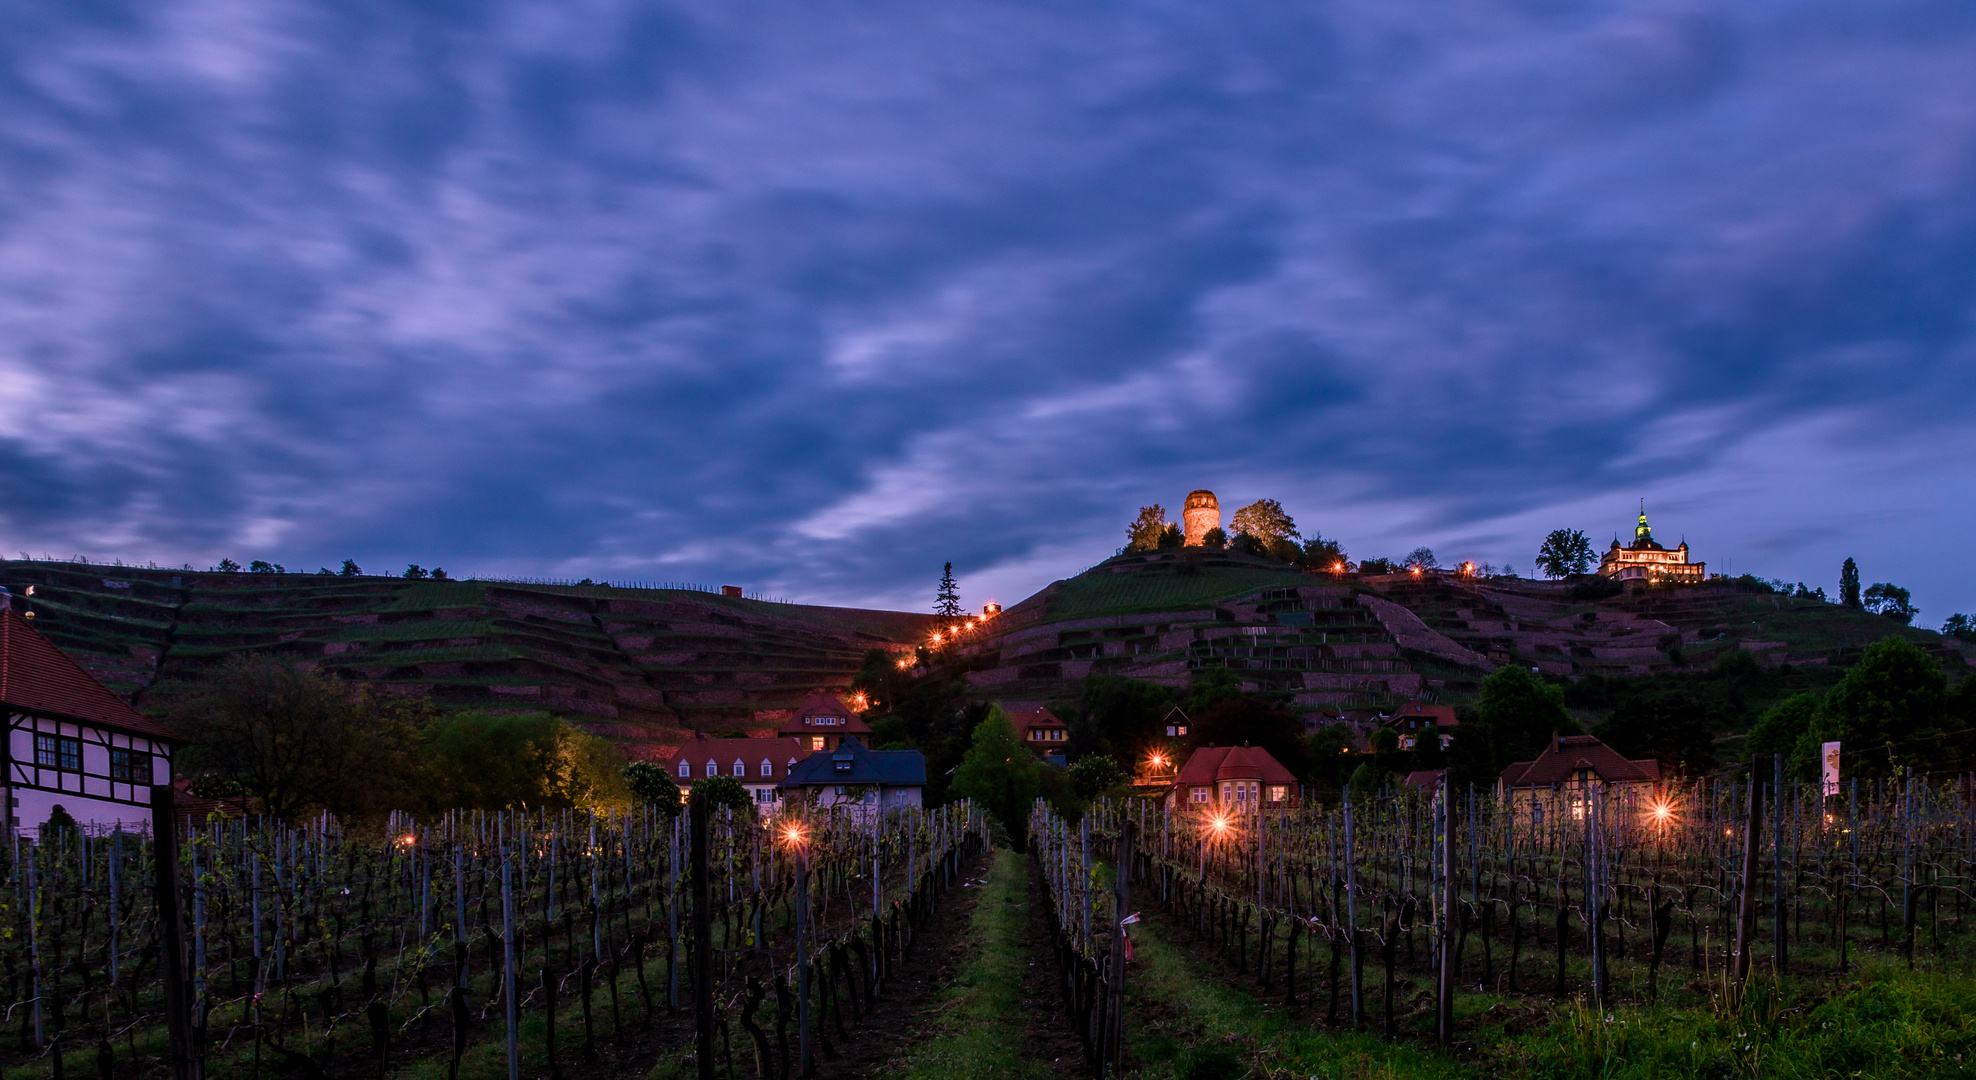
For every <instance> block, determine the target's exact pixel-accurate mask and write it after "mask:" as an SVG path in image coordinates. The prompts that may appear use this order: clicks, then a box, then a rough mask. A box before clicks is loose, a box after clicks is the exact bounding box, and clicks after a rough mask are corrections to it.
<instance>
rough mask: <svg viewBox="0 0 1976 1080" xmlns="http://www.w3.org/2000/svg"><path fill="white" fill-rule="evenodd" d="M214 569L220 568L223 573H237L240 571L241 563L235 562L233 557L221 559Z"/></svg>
mask: <svg viewBox="0 0 1976 1080" xmlns="http://www.w3.org/2000/svg"><path fill="white" fill-rule="evenodd" d="M213 569H215V570H218V571H219V572H220V573H222V574H237V573H239V572H240V564H239V563H237V562H234V561H233V560H232V559H221V560H220V564H219V565H218V566H215V567H213Z"/></svg>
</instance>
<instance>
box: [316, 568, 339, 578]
mask: <svg viewBox="0 0 1976 1080" xmlns="http://www.w3.org/2000/svg"><path fill="white" fill-rule="evenodd" d="M316 576H317V577H335V576H336V571H334V570H331V569H330V568H329V567H327V566H319V567H317V568H316Z"/></svg>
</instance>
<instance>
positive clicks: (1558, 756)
mask: <svg viewBox="0 0 1976 1080" xmlns="http://www.w3.org/2000/svg"><path fill="white" fill-rule="evenodd" d="M1579 769H1591V770H1592V775H1594V776H1596V777H1598V778H1599V779H1601V780H1604V781H1605V782H1607V783H1609V784H1640V783H1659V782H1660V762H1658V761H1656V760H1654V759H1652V758H1646V759H1644V760H1640V761H1629V760H1627V759H1626V758H1624V757H1621V756H1620V754H1619V751H1617V750H1614V749H1613V748H1612V747H1610V746H1607V745H1606V744H1604V743H1602V742H1600V741H1599V740H1598V739H1596V738H1594V737H1593V736H1590V735H1553V736H1551V741H1550V743H1549V744H1548V745H1546V746H1545V747H1544V752H1543V753H1541V754H1538V755H1537V760H1535V761H1518V762H1515V763H1513V764H1511V765H1510V766H1509V768H1506V769H1504V770H1503V774H1502V776H1501V778H1500V780H1501V783H1502V785H1503V786H1504V787H1549V786H1551V785H1552V784H1561V783H1564V782H1565V781H1567V780H1570V779H1572V778H1573V777H1574V776H1575V775H1576V773H1577V770H1579Z"/></svg>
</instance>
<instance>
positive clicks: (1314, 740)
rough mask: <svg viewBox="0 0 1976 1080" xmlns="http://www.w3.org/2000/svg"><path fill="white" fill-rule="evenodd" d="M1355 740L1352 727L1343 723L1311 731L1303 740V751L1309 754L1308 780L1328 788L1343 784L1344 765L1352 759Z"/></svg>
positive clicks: (1344, 777) (1344, 776) (1338, 786)
mask: <svg viewBox="0 0 1976 1080" xmlns="http://www.w3.org/2000/svg"><path fill="white" fill-rule="evenodd" d="M1356 745H1357V740H1356V739H1354V738H1353V736H1352V729H1351V728H1348V727H1346V726H1345V725H1343V724H1330V725H1327V726H1325V727H1321V728H1319V729H1317V730H1316V731H1314V732H1312V733H1311V735H1310V737H1309V738H1307V739H1305V740H1304V752H1305V753H1306V754H1307V755H1308V756H1309V758H1310V763H1311V769H1310V782H1311V783H1313V784H1319V785H1322V786H1324V787H1329V788H1340V787H1343V786H1344V783H1345V779H1346V773H1345V771H1344V767H1345V766H1346V765H1348V764H1350V763H1351V761H1352V757H1353V755H1352V751H1353V749H1354V748H1355V747H1356Z"/></svg>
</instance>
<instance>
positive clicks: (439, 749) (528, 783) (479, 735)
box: [421, 712, 563, 810]
mask: <svg viewBox="0 0 1976 1080" xmlns="http://www.w3.org/2000/svg"><path fill="white" fill-rule="evenodd" d="M562 726H563V725H562V721H560V720H558V719H557V718H556V717H554V716H550V715H549V714H547V713H521V714H514V715H506V716H489V715H486V714H484V713H473V712H467V713H459V714H456V715H454V716H452V717H449V718H447V719H446V720H443V721H441V722H439V723H437V724H434V725H432V726H431V727H428V728H427V729H426V731H425V740H424V741H425V747H424V751H423V753H422V755H421V758H422V766H423V767H422V769H421V772H422V774H423V775H422V783H421V787H422V789H423V791H424V794H425V796H426V804H427V806H428V807H429V808H430V809H433V810H443V809H449V808H460V809H470V810H502V809H507V808H509V807H542V806H547V805H548V804H549V803H550V801H551V799H552V795H553V789H552V781H551V777H552V774H553V771H554V769H555V766H556V763H557V758H558V756H559V751H560V749H561V746H560V743H561V736H562Z"/></svg>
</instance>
